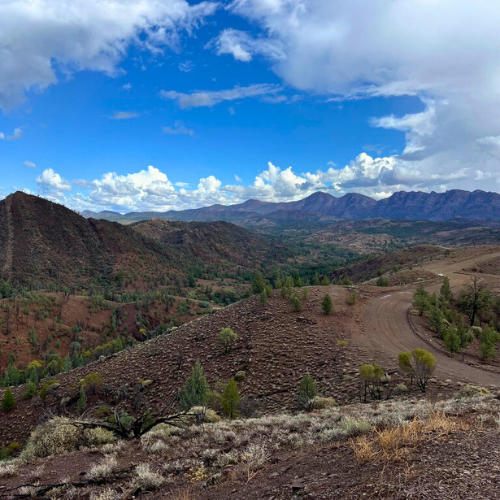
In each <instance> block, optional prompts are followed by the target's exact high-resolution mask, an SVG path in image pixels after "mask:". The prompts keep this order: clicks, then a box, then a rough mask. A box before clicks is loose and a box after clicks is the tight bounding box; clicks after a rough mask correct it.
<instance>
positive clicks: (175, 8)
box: [0, 0, 218, 109]
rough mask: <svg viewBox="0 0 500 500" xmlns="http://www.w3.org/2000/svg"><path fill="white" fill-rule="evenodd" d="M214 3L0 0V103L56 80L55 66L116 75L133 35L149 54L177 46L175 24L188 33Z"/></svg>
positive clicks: (14, 102)
mask: <svg viewBox="0 0 500 500" xmlns="http://www.w3.org/2000/svg"><path fill="white" fill-rule="evenodd" d="M217 7H218V5H217V3H214V2H201V3H198V4H196V5H190V4H189V3H188V1H187V0H168V1H165V0H108V1H106V2H104V1H102V0H71V2H68V0H36V1H33V0H9V1H7V2H5V1H4V2H0V33H1V34H2V37H1V38H0V59H1V61H2V71H1V72H0V107H2V108H3V109H8V108H10V107H12V106H15V105H17V104H19V103H20V102H22V101H23V99H24V94H25V91H26V90H32V89H35V90H37V89H38V90H39V89H44V88H46V87H47V86H49V85H51V84H54V83H56V81H57V76H56V73H57V71H58V72H62V73H66V74H67V73H73V72H75V71H81V70H92V71H100V72H104V73H106V74H109V75H116V74H118V73H119V72H120V70H119V68H118V64H119V63H120V61H121V60H122V58H123V57H124V55H125V54H126V51H127V49H128V47H129V46H130V44H132V43H133V44H136V45H137V46H139V47H140V48H143V49H146V50H149V51H151V52H153V54H160V53H161V52H162V50H163V49H164V48H166V47H172V48H177V47H178V45H179V38H180V32H181V31H186V32H187V33H188V34H191V33H192V30H193V29H194V28H196V27H197V26H198V25H199V24H200V23H201V22H203V20H204V18H205V17H207V16H210V15H211V14H213V13H214V12H215V10H216V9H217ZM56 70H57V71H56Z"/></svg>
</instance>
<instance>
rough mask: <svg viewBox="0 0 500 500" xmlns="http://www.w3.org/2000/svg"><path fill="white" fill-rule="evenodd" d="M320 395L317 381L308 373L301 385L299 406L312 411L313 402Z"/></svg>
mask: <svg viewBox="0 0 500 500" xmlns="http://www.w3.org/2000/svg"><path fill="white" fill-rule="evenodd" d="M317 395H318V388H317V386H316V381H315V380H314V379H313V378H312V377H311V375H310V373H309V372H306V374H305V375H304V377H302V380H301V382H300V385H299V395H298V399H299V404H300V406H301V407H302V408H304V409H305V410H310V409H311V401H312V400H313V399H314V398H315V397H316V396H317Z"/></svg>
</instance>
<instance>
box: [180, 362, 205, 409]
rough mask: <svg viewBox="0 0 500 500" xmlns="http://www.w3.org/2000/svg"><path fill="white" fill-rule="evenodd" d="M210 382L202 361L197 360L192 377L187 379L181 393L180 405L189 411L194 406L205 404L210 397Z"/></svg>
mask: <svg viewBox="0 0 500 500" xmlns="http://www.w3.org/2000/svg"><path fill="white" fill-rule="evenodd" d="M208 391H209V387H208V382H207V379H206V377H205V373H204V371H203V367H202V366H201V363H200V362H199V361H197V362H196V363H195V365H194V366H193V371H192V372H191V375H190V377H189V378H188V379H187V380H186V383H185V384H184V387H183V388H182V390H181V394H180V407H181V410H182V411H188V410H190V409H191V408H193V406H205V405H206V404H207V397H208Z"/></svg>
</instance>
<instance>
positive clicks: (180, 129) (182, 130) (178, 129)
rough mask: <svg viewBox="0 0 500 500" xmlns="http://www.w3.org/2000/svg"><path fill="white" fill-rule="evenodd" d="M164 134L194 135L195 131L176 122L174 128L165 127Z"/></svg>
mask: <svg viewBox="0 0 500 500" xmlns="http://www.w3.org/2000/svg"><path fill="white" fill-rule="evenodd" d="M163 133H164V134H170V135H179V134H181V135H194V130H192V129H190V128H187V127H186V126H184V124H183V123H182V122H175V124H174V126H173V127H163Z"/></svg>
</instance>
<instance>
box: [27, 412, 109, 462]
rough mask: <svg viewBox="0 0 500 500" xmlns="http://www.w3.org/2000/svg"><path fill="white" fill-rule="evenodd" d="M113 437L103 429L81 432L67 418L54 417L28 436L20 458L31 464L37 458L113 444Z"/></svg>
mask: <svg viewBox="0 0 500 500" xmlns="http://www.w3.org/2000/svg"><path fill="white" fill-rule="evenodd" d="M115 441H116V438H115V436H113V434H112V433H111V432H110V431H107V430H105V429H86V430H85V431H83V432H82V429H81V427H80V426H78V425H75V424H73V423H72V422H71V420H70V419H69V418H66V417H55V418H53V419H52V420H49V421H48V422H45V423H44V424H42V425H39V426H38V427H37V428H36V429H35V430H34V431H33V432H32V433H31V435H30V437H29V439H28V442H27V443H26V447H25V448H24V450H23V451H22V452H21V455H20V458H21V459H22V460H23V461H26V462H32V461H34V460H36V459H37V458H44V457H49V456H53V455H62V454H64V453H69V452H71V451H74V450H77V449H79V448H82V447H84V446H85V447H92V446H96V445H98V444H105V443H113V442H115Z"/></svg>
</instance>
